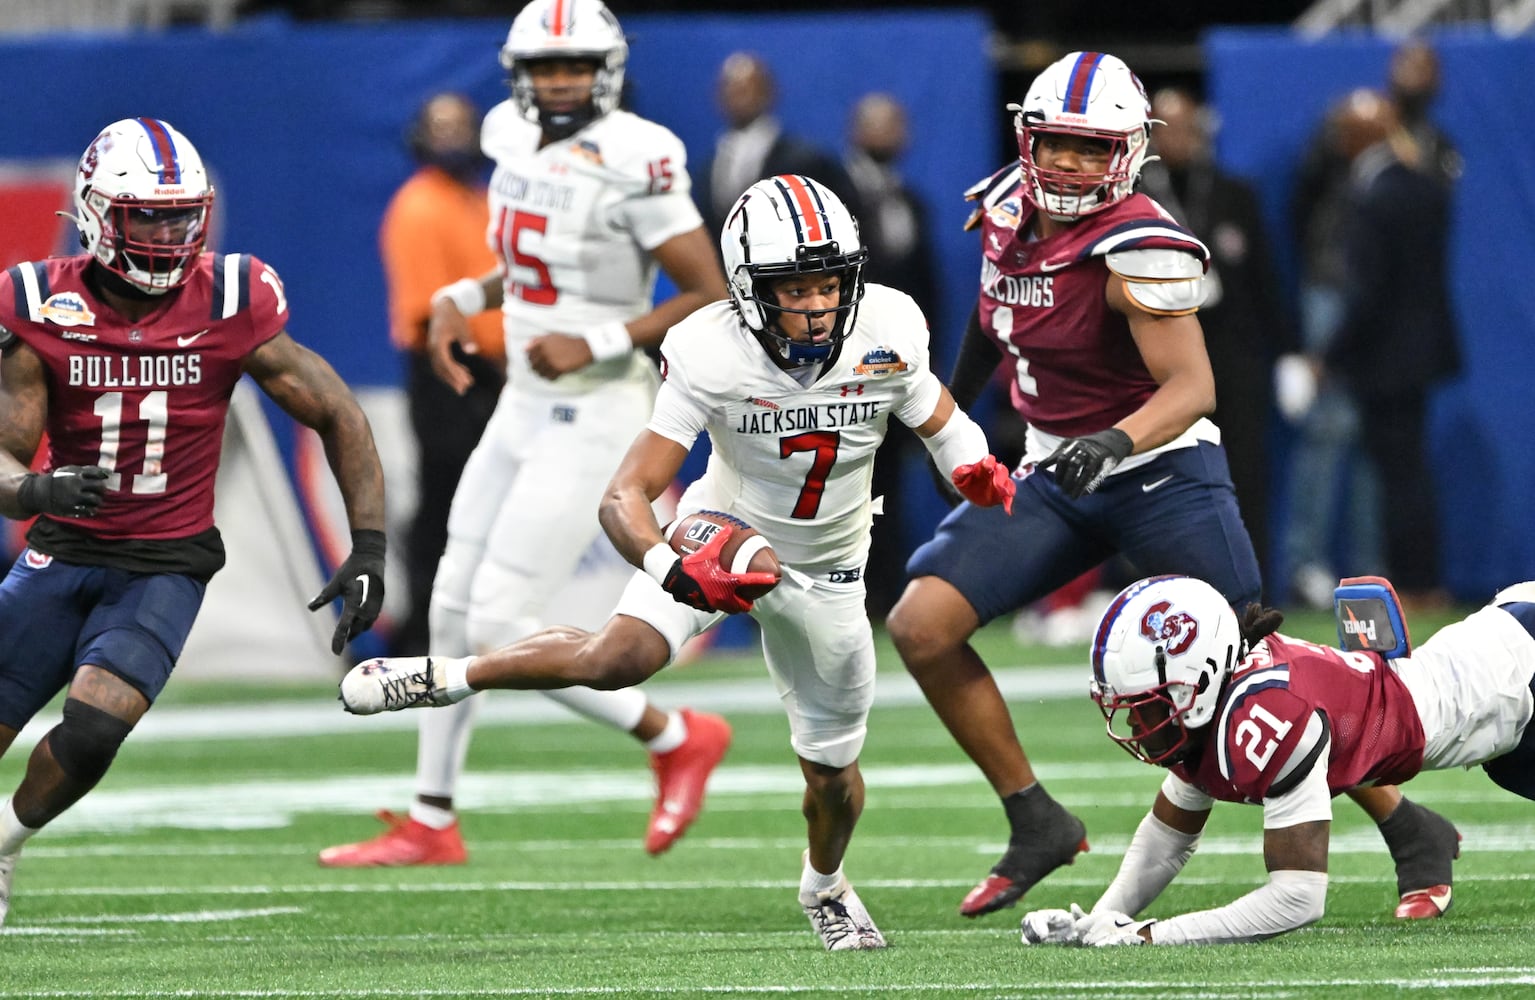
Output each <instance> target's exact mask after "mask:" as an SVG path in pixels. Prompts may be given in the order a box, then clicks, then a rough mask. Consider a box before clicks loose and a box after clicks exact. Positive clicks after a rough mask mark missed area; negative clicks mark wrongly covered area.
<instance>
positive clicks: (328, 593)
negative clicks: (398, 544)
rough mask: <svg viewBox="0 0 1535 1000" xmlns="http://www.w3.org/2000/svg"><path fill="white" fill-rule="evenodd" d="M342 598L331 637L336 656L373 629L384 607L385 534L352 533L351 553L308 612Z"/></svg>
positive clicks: (332, 650) (369, 532) (374, 532)
mask: <svg viewBox="0 0 1535 1000" xmlns="http://www.w3.org/2000/svg"><path fill="white" fill-rule="evenodd" d="M338 597H339V598H341V620H340V621H338V622H337V623H336V632H335V634H334V635H332V636H331V637H330V651H331V652H332V653H335V654H336V655H337V656H340V655H341V651H342V650H343V649H345V648H346V644H347V643H348V642H350V641H352V640H353V639H355V638H356V637H357V636H359V635H362V634H363V633H364V632H366V631H368V629H370V628H372V627H373V622H374V620H375V619H376V618H378V613H379V611H380V610H381V609H382V608H383V607H384V533H383V532H382V531H370V530H366V529H364V530H362V531H354V532H352V554H351V555H349V556H347V557H346V562H344V563H342V564H341V566H340V568H339V569H337V570H336V575H335V576H333V577H331V578H330V582H329V583H327V584H326V585H325V587H324V589H323V590H321V591H320V592H319V593H318V594H316V595H315V599H314V600H312V601H310V602H309V610H310V611H318V610H319V609H321V608H323V607H325V605H327V604H329V603H330V602H331V601H334V600H335V599H336V598H338Z"/></svg>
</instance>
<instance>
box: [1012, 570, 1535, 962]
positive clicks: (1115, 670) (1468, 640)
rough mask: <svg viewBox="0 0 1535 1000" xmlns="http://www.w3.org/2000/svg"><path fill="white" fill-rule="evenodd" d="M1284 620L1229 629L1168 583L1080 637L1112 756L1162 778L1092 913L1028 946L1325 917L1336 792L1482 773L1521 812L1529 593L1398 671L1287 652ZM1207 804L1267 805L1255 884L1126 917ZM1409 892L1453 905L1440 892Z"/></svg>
mask: <svg viewBox="0 0 1535 1000" xmlns="http://www.w3.org/2000/svg"><path fill="white" fill-rule="evenodd" d="M1283 620H1284V616H1283V615H1281V614H1280V613H1279V612H1277V611H1274V610H1272V609H1268V608H1262V607H1260V606H1258V605H1256V604H1252V605H1248V606H1247V608H1246V609H1245V611H1244V613H1243V615H1242V617H1241V619H1240V620H1238V617H1237V615H1236V614H1235V613H1234V612H1233V611H1232V610H1231V607H1230V605H1228V604H1227V603H1226V599H1225V596H1224V595H1222V594H1221V593H1220V592H1219V591H1217V590H1215V588H1213V587H1211V586H1210V585H1209V584H1207V583H1204V582H1203V581H1200V580H1195V579H1192V578H1189V577H1182V576H1164V577H1152V578H1150V579H1146V580H1141V581H1138V582H1137V583H1134V584H1131V585H1130V586H1129V587H1127V588H1125V590H1123V591H1121V592H1120V594H1119V596H1118V597H1116V598H1115V599H1114V601H1113V603H1112V604H1111V605H1110V606H1109V609H1108V610H1107V611H1106V612H1105V613H1104V615H1103V618H1102V620H1101V621H1100V622H1099V624H1098V629H1097V632H1096V637H1095V638H1094V640H1093V649H1092V663H1093V681H1092V696H1093V700H1094V701H1096V702H1097V703H1098V706H1099V708H1101V709H1102V710H1103V714H1104V717H1105V719H1107V721H1108V734H1109V736H1110V737H1111V738H1113V739H1114V741H1115V742H1117V743H1119V744H1120V745H1121V746H1123V747H1124V748H1125V749H1126V750H1128V751H1129V752H1130V753H1131V755H1133V756H1134V757H1136V758H1137V759H1138V760H1143V761H1145V762H1147V763H1148V764H1157V765H1160V766H1162V767H1165V768H1167V769H1168V772H1169V773H1168V775H1167V778H1166V780H1165V781H1163V783H1162V788H1161V790H1160V791H1159V792H1158V793H1157V797H1156V801H1155V803H1154V804H1153V806H1152V808H1151V811H1150V812H1149V813H1147V815H1146V817H1145V818H1144V819H1143V820H1142V821H1141V824H1140V826H1139V828H1138V829H1137V830H1136V832H1135V836H1134V837H1133V838H1132V839H1131V841H1130V846H1129V847H1128V848H1127V849H1126V851H1125V857H1124V860H1123V862H1121V864H1120V867H1119V873H1118V874H1117V875H1116V876H1115V878H1114V881H1113V882H1112V883H1111V884H1110V885H1109V887H1108V889H1107V890H1105V891H1104V893H1103V895H1102V896H1101V897H1100V898H1099V900H1098V902H1097V903H1096V904H1094V906H1093V908H1092V911H1091V912H1090V913H1086V914H1084V913H1082V911H1081V910H1080V909H1079V908H1075V907H1074V908H1073V909H1072V910H1069V911H1068V910H1038V911H1034V912H1032V913H1030V914H1028V915H1027V916H1026V917H1024V920H1023V940H1024V942H1025V943H1028V944H1034V943H1043V942H1054V943H1062V944H1086V945H1092V946H1106V945H1121V944H1129V945H1138V944H1146V943H1151V944H1214V943H1220V942H1228V941H1256V940H1261V939H1263V938H1268V937H1273V936H1274V935H1276V934H1283V933H1285V932H1286V931H1291V930H1295V929H1296V928H1298V927H1303V926H1305V925H1306V924H1309V923H1312V922H1314V921H1316V920H1318V919H1320V918H1321V916H1322V913H1323V908H1324V904H1325V902H1326V896H1327V846H1328V836H1329V833H1330V831H1331V828H1332V804H1331V800H1332V797H1333V796H1335V795H1338V794H1339V793H1340V792H1345V791H1347V790H1348V789H1350V788H1355V787H1357V786H1358V785H1360V784H1361V783H1366V782H1375V781H1382V782H1401V781H1406V780H1408V779H1409V778H1411V777H1413V776H1414V775H1416V774H1418V773H1419V772H1420V771H1437V770H1445V769H1449V768H1468V767H1471V766H1474V765H1477V764H1480V765H1481V766H1482V767H1483V769H1484V770H1486V772H1487V775H1488V777H1490V778H1492V780H1493V781H1494V782H1496V783H1497V784H1499V785H1501V786H1502V787H1504V788H1506V789H1508V790H1509V791H1511V792H1513V793H1515V794H1516V795H1522V796H1524V797H1525V798H1535V771H1532V770H1531V768H1530V763H1531V761H1532V759H1535V729H1532V728H1531V727H1530V724H1529V723H1530V717H1531V712H1532V709H1535V692H1532V690H1531V684H1532V681H1535V635H1532V633H1535V583H1521V584H1517V585H1515V586H1512V587H1509V588H1507V589H1505V590H1503V591H1500V592H1499V593H1498V594H1497V595H1496V596H1495V597H1494V598H1493V599H1492V602H1491V603H1490V604H1489V605H1488V606H1487V607H1484V608H1482V609H1481V610H1479V611H1477V612H1476V613H1475V614H1473V615H1471V616H1470V617H1469V618H1467V619H1465V620H1464V621H1461V622H1457V623H1455V624H1453V625H1449V626H1446V627H1445V628H1443V629H1440V630H1439V631H1438V632H1437V633H1435V634H1434V636H1433V637H1432V638H1431V639H1429V640H1428V641H1427V642H1426V643H1424V644H1423V645H1422V646H1421V647H1419V648H1418V649H1417V650H1416V651H1413V652H1410V653H1409V654H1407V655H1403V656H1398V657H1396V658H1394V659H1387V658H1385V656H1383V655H1382V654H1381V653H1377V652H1370V651H1368V648H1369V647H1366V648H1365V649H1361V650H1354V651H1344V650H1339V649H1332V648H1330V647H1326V646H1319V645H1316V644H1314V643H1310V642H1305V641H1303V640H1299V639H1292V638H1290V637H1288V636H1285V635H1281V634H1280V633H1279V632H1277V631H1276V629H1278V627H1279V625H1280V624H1281V622H1283ZM1377 648H1378V647H1377ZM1216 802H1246V803H1250V804H1261V805H1262V806H1263V857H1264V863H1265V864H1266V865H1267V867H1268V872H1269V878H1268V881H1267V882H1266V883H1265V884H1264V885H1262V886H1259V887H1258V888H1257V889H1254V890H1253V891H1252V892H1249V893H1247V894H1246V895H1244V896H1240V897H1238V898H1237V899H1235V900H1233V901H1232V902H1230V903H1228V904H1226V905H1225V906H1221V907H1217V908H1215V909H1210V910H1201V911H1198V912H1195V913H1184V914H1180V915H1178V916H1175V917H1171V918H1167V919H1163V920H1137V919H1135V917H1134V915H1135V914H1138V913H1140V912H1141V910H1142V909H1144V908H1145V907H1146V906H1147V905H1148V904H1149V903H1151V901H1152V900H1154V899H1155V898H1156V897H1157V896H1158V895H1159V894H1160V893H1161V891H1162V890H1163V889H1164V888H1166V887H1167V885H1168V883H1170V882H1171V881H1172V880H1173V878H1174V877H1175V876H1177V874H1178V872H1179V871H1181V870H1182V868H1183V866H1184V864H1185V863H1186V862H1187V861H1188V859H1189V857H1190V856H1191V855H1192V854H1193V853H1194V850H1195V848H1197V847H1198V845H1199V839H1200V834H1201V832H1202V831H1203V830H1204V827H1205V821H1206V820H1208V819H1209V816H1210V809H1211V807H1212V806H1213V805H1214V804H1215V803H1216ZM1421 892H1422V893H1423V894H1424V895H1425V897H1426V899H1425V903H1426V904H1427V905H1431V906H1434V907H1435V908H1436V909H1437V910H1438V911H1439V912H1443V911H1444V910H1446V909H1448V908H1449V905H1450V886H1449V884H1443V885H1436V886H1432V887H1429V888H1427V889H1424V890H1421Z"/></svg>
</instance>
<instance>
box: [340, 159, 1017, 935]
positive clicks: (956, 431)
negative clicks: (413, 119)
mask: <svg viewBox="0 0 1535 1000" xmlns="http://www.w3.org/2000/svg"><path fill="white" fill-rule="evenodd" d="M721 249H722V251H723V256H724V260H725V267H726V273H727V277H728V279H729V282H730V301H729V302H717V303H714V304H711V305H709V306H706V307H704V308H703V309H700V310H699V311H698V312H696V313H694V314H693V315H692V316H690V317H688V319H686V320H685V321H683V322H682V323H680V324H679V325H677V326H676V327H674V328H673V329H672V330H671V332H670V333H669V334H668V335H667V338H666V343H665V344H664V345H663V347H662V355H663V357H664V361H665V365H664V369H663V370H664V372H665V382H664V384H663V386H662V388H661V392H660V395H659V396H658V397H657V400H656V407H655V413H654V414H653V415H652V416H651V418H650V423H649V425H648V427H647V428H646V429H645V430H644V431H642V432H641V433H640V435H639V437H638V438H636V439H635V441H634V443H633V444H632V445H631V446H630V448H629V452H628V454H627V455H625V456H624V459H623V462H622V464H621V465H620V466H619V468H618V472H617V474H616V475H615V476H614V477H613V481H612V483H610V484H609V486H608V490H607V494H606V495H605V496H604V498H603V501H602V507H601V509H600V511H599V516H600V518H601V520H602V524H603V527H604V528H605V529H606V531H607V533H608V537H609V538H611V539H612V540H613V543H614V544H615V545H616V546H617V547H618V550H619V552H621V553H622V554H623V556H624V557H625V558H626V559H628V560H629V562H630V563H632V564H634V565H635V566H636V567H639V568H640V569H641V572H638V573H635V574H634V576H633V578H632V579H631V580H630V583H629V586H628V589H627V590H626V591H625V592H624V596H623V599H622V600H621V601H620V602H619V604H618V607H617V609H616V610H615V611H614V613H613V617H612V618H610V619H609V620H608V622H607V624H606V625H604V626H603V627H602V629H601V630H600V631H598V632H595V633H591V632H583V631H580V630H578V629H573V628H552V629H548V630H546V631H544V632H541V633H539V634H538V635H534V636H531V637H529V638H527V639H524V640H522V641H521V642H517V643H513V644H512V645H509V646H505V647H503V648H501V649H498V650H496V651H495V652H492V653H489V654H484V655H480V656H472V657H462V658H458V659H453V658H444V657H438V656H428V657H407V658H401V659H386V660H370V661H368V662H366V663H363V664H359V665H358V666H357V667H356V668H354V669H353V670H352V671H351V672H350V673H349V674H348V675H347V677H346V678H345V679H344V680H343V681H342V686H341V692H342V700H343V702H344V704H345V705H346V707H347V709H348V710H349V711H352V712H357V713H360V714H371V713H374V712H379V711H384V710H393V709H400V708H408V707H413V706H418V705H446V704H452V703H455V702H461V701H462V700H463V699H465V698H468V697H469V695H471V694H473V693H474V692H475V691H478V690H482V689H485V688H492V687H497V688H501V687H505V688H558V687H564V686H567V685H571V684H591V685H594V686H598V687H603V688H618V687H624V686H627V685H632V684H638V683H640V682H641V681H643V680H645V679H646V678H647V677H650V676H651V675H652V674H654V673H656V672H657V671H658V670H660V669H661V668H662V667H664V666H666V664H667V663H669V662H670V661H671V660H672V658H673V657H674V656H676V654H677V650H678V649H680V648H681V646H682V644H683V643H684V642H686V641H687V640H688V639H689V638H690V637H692V636H694V635H697V634H698V633H700V632H702V631H704V630H705V629H707V628H709V626H711V625H712V624H714V623H715V622H716V621H718V620H719V618H720V614H721V612H738V611H748V612H750V613H751V615H752V617H754V618H755V619H756V620H757V623H758V624H759V625H760V626H761V630H762V648H763V652H764V654H765V656H766V660H767V667H768V671H769V673H771V674H772V676H773V679H774V681H775V682H776V683H777V685H778V689H779V691H780V692H781V694H782V698H783V703H784V707H785V709H786V711H787V712H788V715H789V723H790V733H791V737H790V742H791V744H792V746H793V747H794V751H795V753H796V754H797V755H798V756H799V760H800V770H801V771H802V772H803V774H804V778H805V796H804V803H803V811H804V814H805V816H806V819H807V823H808V830H807V834H808V840H809V849H808V850H807V851H806V852H805V856H804V859H803V865H802V870H801V872H802V873H801V878H800V892H799V898H800V904H801V906H803V907H804V910H805V913H806V915H807V916H808V917H809V918H810V922H811V925H812V927H813V928H814V929H815V930H816V932H817V933H818V934H819V936H820V938H821V941H822V943H823V944H824V945H825V946H826V948H827V949H829V950H833V951H843V950H854V949H869V948H882V947H884V945H885V939H884V936H883V935H882V934H881V933H880V931H879V929H878V928H877V927H876V926H875V925H874V922H873V920H872V919H870V917H869V914H868V911H867V910H866V909H865V908H864V906H863V904H862V903H861V902H860V901H859V899H858V895H857V893H856V892H854V891H853V888H852V886H851V885H850V884H849V883H848V880H847V878H846V876H845V875H844V874H843V872H842V860H843V856H844V854H845V853H846V851H847V845H848V841H849V840H850V839H851V837H852V833H853V826H854V824H855V823H856V822H857V820H858V815H859V813H860V812H861V811H862V808H863V799H864V789H863V778H862V776H861V774H860V773H859V770H858V755H859V752H860V751H861V749H862V747H863V741H864V733H865V726H866V723H867V720H868V714H869V707H870V705H871V704H872V702H873V699H874V644H873V636H872V632H871V629H870V627H869V621H868V617H867V615H866V613H865V611H864V585H863V580H862V579H861V576H862V571H863V566H864V561H865V559H866V558H867V556H868V551H869V528H870V525H871V524H872V520H873V514H872V503H871V500H870V496H869V493H870V483H871V477H872V475H873V465H874V452H875V449H876V448H877V447H878V446H879V444H880V442H881V441H882V440H883V438H884V436H885V429H886V427H887V425H888V423H889V420H890V418H891V417H894V418H895V419H897V420H900V421H901V422H902V423H904V424H906V425H908V426H910V427H912V428H914V429H915V430H916V431H917V433H918V435H919V436H920V437H921V438H922V440H923V441H924V442H925V443H926V445H927V447H928V449H929V451H930V452H931V453H932V455H933V458H934V461H935V462H936V464H937V465H938V467H939V468H941V469H944V470H947V471H949V472H950V473H951V475H952V478H953V480H954V483H955V485H956V487H957V488H958V489H959V490H960V491H961V492H962V493H963V494H964V495H965V496H967V497H968V498H969V499H970V500H971V501H972V502H973V503H977V504H981V505H985V506H994V505H998V504H1000V505H1003V506H1010V505H1011V503H1012V493H1013V483H1012V480H1011V479H1010V478H1009V477H1008V475H1007V471H1006V469H1005V468H1003V467H1001V466H999V465H998V464H997V461H996V459H994V458H993V457H992V456H991V455H990V454H988V453H987V444H986V436H985V434H984V433H983V432H982V431H981V429H980V428H979V427H978V426H977V425H976V424H975V423H974V422H973V421H972V420H971V419H970V418H969V417H968V416H966V415H965V413H964V412H963V411H962V410H960V409H958V408H957V407H956V406H955V405H954V400H953V398H952V397H951V396H950V395H949V391H948V389H946V388H945V387H944V386H943V385H942V383H940V382H939V381H938V379H937V378H935V377H934V376H933V374H932V372H931V371H930V370H929V369H928V332H927V322H926V320H925V319H924V318H923V315H922V312H921V310H920V309H918V308H917V305H916V303H915V302H913V301H912V300H911V299H910V298H909V297H908V296H906V295H904V294H902V293H901V292H898V291H895V290H894V289H891V288H886V287H883V286H880V285H865V283H864V281H863V279H862V268H863V263H864V260H865V259H866V257H867V251H866V250H865V249H864V248H863V246H862V245H861V244H860V242H859V238H858V230H857V224H856V223H855V221H854V220H853V217H852V216H851V215H850V214H849V213H848V211H847V209H846V208H845V207H844V206H843V205H842V203H841V202H840V201H839V200H838V199H837V197H836V196H835V195H833V194H832V193H831V192H830V191H829V190H828V189H827V188H825V187H823V186H822V185H821V184H819V183H817V182H816V181H813V180H811V179H809V178H806V177H802V176H798V175H793V174H789V175H780V176H778V177H772V178H769V179H767V180H762V181H759V182H757V183H756V184H754V185H752V187H750V188H749V189H747V191H746V193H745V194H743V195H742V196H741V198H740V200H738V201H737V202H736V204H735V207H734V209H733V210H732V211H731V213H730V215H729V218H728V221H727V222H726V224H725V229H724V233H723V235H722V237H721ZM700 434H707V435H708V436H709V440H710V442H711V444H712V445H713V454H712V455H711V457H710V459H709V466H708V469H707V471H706V472H705V474H704V475H703V477H702V478H700V479H699V480H698V481H697V482H695V483H693V484H692V485H691V486H690V487H689V488H688V490H687V492H686V493H685V494H684V495H683V498H682V501H681V503H680V505H679V514H686V513H690V512H694V511H699V510H706V509H707V510H714V511H721V512H725V513H727V514H730V515H732V516H734V517H737V518H739V519H740V520H742V521H744V522H746V523H747V524H749V525H751V526H753V527H754V528H756V529H757V530H758V531H759V532H760V533H761V534H762V536H764V537H765V538H766V539H767V540H768V541H769V542H770V543H771V544H772V546H773V549H774V551H775V553H776V554H777V555H778V557H779V559H780V561H781V565H782V567H783V580H782V582H781V583H779V584H778V586H777V587H775V588H774V589H772V590H771V591H770V592H768V593H767V595H766V596H763V597H760V598H758V599H757V600H756V601H755V602H752V601H749V600H746V599H744V598H743V597H742V596H740V595H739V594H738V593H737V587H738V586H740V585H741V584H747V583H757V582H761V581H759V580H757V579H755V578H754V577H755V576H756V575H755V574H742V575H739V576H738V575H735V574H732V573H730V572H728V571H727V570H726V569H725V568H724V567H723V566H721V565H720V563H719V561H718V558H717V555H716V554H717V553H718V551H719V547H718V545H717V544H710V545H708V546H705V547H704V548H703V549H700V550H699V551H698V552H695V553H693V554H691V555H689V556H686V557H682V558H679V557H678V555H677V553H676V552H674V551H673V550H672V548H671V547H670V546H669V545H668V544H667V543H666V542H665V541H663V534H662V529H661V526H660V524H659V523H658V522H657V520H656V517H655V514H654V512H653V511H652V508H651V502H652V501H653V500H655V498H656V497H657V496H659V495H660V494H661V492H662V491H663V490H665V489H666V487H667V485H668V484H670V483H671V481H672V479H673V477H675V476H676V474H677V472H678V470H679V469H680V468H681V467H682V464H683V460H684V459H685V458H686V457H687V454H688V451H689V449H691V448H692V446H693V444H694V442H695V441H696V440H697V438H698V436H699V435H700ZM729 530H730V529H726V531H724V532H721V533H719V534H717V535H716V536H715V540H714V541H715V542H716V543H722V540H723V539H724V538H725V537H726V535H727V534H728V532H729ZM711 550H712V551H711ZM769 579H771V578H769ZM429 714H435V713H429Z"/></svg>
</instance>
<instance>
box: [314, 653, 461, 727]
mask: <svg viewBox="0 0 1535 1000" xmlns="http://www.w3.org/2000/svg"><path fill="white" fill-rule="evenodd" d="M340 697H341V704H342V705H343V706H345V708H346V710H347V711H348V712H351V713H352V714H353V715H377V714H378V713H379V712H398V711H399V710H400V709H402V708H430V707H433V706H440V705H448V704H452V702H450V701H449V699H448V695H447V692H446V691H444V690H443V689H442V688H441V687H439V686H438V685H437V671H436V669H435V668H434V666H433V664H432V658H431V657H430V656H398V657H380V656H376V657H374V658H373V659H371V660H364V661H362V662H361V663H359V664H357V666H355V667H353V668H352V669H351V670H348V671H347V672H346V676H345V677H343V678H341V694H340Z"/></svg>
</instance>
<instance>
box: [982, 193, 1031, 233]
mask: <svg viewBox="0 0 1535 1000" xmlns="http://www.w3.org/2000/svg"><path fill="white" fill-rule="evenodd" d="M986 214H987V216H988V217H990V219H991V221H992V222H994V223H996V224H997V225H998V226H1000V227H1002V228H1003V229H1017V228H1018V223H1020V222H1022V221H1023V201H1022V199H1020V198H1017V197H1013V198H1005V199H1003V200H1002V201H1001V202H1000V203H998V204H997V205H994V206H993V207H992V208H990V209H989V210H987V212H986Z"/></svg>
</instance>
